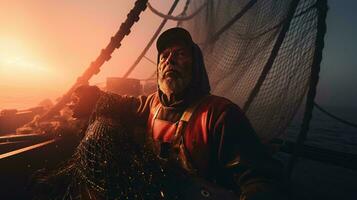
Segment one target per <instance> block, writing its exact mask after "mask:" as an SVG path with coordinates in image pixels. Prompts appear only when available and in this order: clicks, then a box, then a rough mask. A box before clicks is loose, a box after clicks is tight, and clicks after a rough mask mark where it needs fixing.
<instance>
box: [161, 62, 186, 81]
mask: <svg viewBox="0 0 357 200" xmlns="http://www.w3.org/2000/svg"><path fill="white" fill-rule="evenodd" d="M170 72H171V73H173V74H174V75H175V76H178V77H182V74H181V73H180V72H179V71H178V70H175V66H173V65H169V66H167V67H166V68H165V69H164V70H163V73H162V74H163V77H164V78H166V77H167V76H168V73H170Z"/></svg>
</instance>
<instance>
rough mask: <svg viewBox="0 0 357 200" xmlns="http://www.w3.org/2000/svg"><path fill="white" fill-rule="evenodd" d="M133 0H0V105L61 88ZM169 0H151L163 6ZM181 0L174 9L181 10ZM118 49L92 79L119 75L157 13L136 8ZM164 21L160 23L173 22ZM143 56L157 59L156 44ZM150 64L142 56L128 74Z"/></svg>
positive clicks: (26, 101)
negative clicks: (135, 17)
mask: <svg viewBox="0 0 357 200" xmlns="http://www.w3.org/2000/svg"><path fill="white" fill-rule="evenodd" d="M134 2H135V1H133V0H128V1H117V0H107V1H101V0H93V1H84V0H78V1H47V0H32V1H4V0H0V7H1V8H2V9H1V12H0V24H1V27H0V91H1V92H0V110H1V109H6V108H28V107H30V106H36V105H37V104H38V103H39V102H40V101H41V100H43V99H45V98H50V99H52V100H55V99H56V98H58V97H60V96H61V95H62V94H64V93H65V92H66V91H67V89H68V88H69V87H70V86H71V85H72V84H73V83H74V82H75V80H76V78H77V77H78V76H79V75H80V74H81V73H82V72H83V71H84V70H85V69H86V68H87V67H88V66H89V64H90V62H92V61H93V60H94V59H95V58H96V57H97V56H98V55H99V53H100V50H101V49H103V48H104V47H105V46H106V45H107V44H108V42H109V41H110V37H112V36H113V35H114V34H115V33H116V32H117V30H118V28H119V26H120V24H121V23H122V22H124V20H125V19H126V15H127V13H128V12H129V11H130V9H132V7H133V5H134ZM172 3H173V1H162V0H152V1H151V4H152V5H153V6H155V8H157V9H160V10H161V11H162V12H167V11H168V10H169V8H170V6H171V4H172ZM183 5H184V1H182V2H180V4H179V5H178V6H177V8H176V11H175V12H174V15H177V14H178V13H180V12H181V11H182V8H183ZM140 18H141V19H140V20H139V22H138V23H136V24H134V26H133V27H132V29H131V33H130V35H129V36H126V37H125V38H124V40H123V41H122V46H121V47H120V49H118V50H116V51H115V52H114V53H113V54H112V59H111V60H110V61H109V62H107V63H105V64H104V65H103V66H102V68H101V72H100V73H99V74H98V75H96V76H94V77H93V78H92V79H91V83H92V84H93V83H100V82H105V79H106V78H107V77H108V76H117V77H120V76H122V75H123V74H124V73H125V72H126V70H127V69H128V68H129V67H130V65H131V64H132V63H133V62H134V60H135V59H136V58H137V56H138V55H139V54H140V52H141V51H142V49H143V48H144V46H145V45H146V44H147V42H148V41H149V40H150V38H151V36H152V35H153V34H154V32H155V30H156V28H157V27H158V26H159V24H160V22H161V20H162V19H161V18H159V17H157V16H155V15H154V14H152V13H151V12H150V11H149V10H148V9H147V10H146V11H145V12H144V13H142V14H141V16H140ZM175 25H176V22H168V23H167V25H166V26H165V28H169V27H172V26H175ZM147 57H149V58H151V59H153V60H156V50H155V45H153V47H152V48H151V49H150V50H149V52H148V53H147ZM154 70H155V65H153V64H151V63H150V62H148V61H147V60H145V59H144V60H142V61H141V63H140V64H139V65H138V67H137V69H136V70H134V72H133V73H132V75H131V77H135V78H147V76H149V75H151V74H152V73H153V71H154Z"/></svg>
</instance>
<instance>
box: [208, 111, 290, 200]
mask: <svg viewBox="0 0 357 200" xmlns="http://www.w3.org/2000/svg"><path fill="white" fill-rule="evenodd" d="M214 131H215V134H216V135H218V136H219V137H218V139H217V142H218V145H217V148H218V149H217V151H218V153H217V156H218V161H219V165H220V168H221V170H223V171H224V172H223V173H224V174H228V176H231V177H232V178H233V182H234V183H235V184H236V187H239V188H238V191H239V192H240V199H241V200H243V199H244V200H251V199H256V200H259V199H284V198H283V195H282V194H283V193H282V191H281V186H280V183H281V182H282V174H283V173H282V172H283V170H282V166H281V165H280V163H279V162H277V161H275V160H274V159H273V158H272V157H271V155H270V154H269V153H268V152H267V150H266V149H265V146H264V145H263V144H261V142H260V140H259V138H258V136H257V135H256V133H255V131H254V129H253V128H252V126H251V124H250V123H249V120H248V119H247V118H246V117H245V115H244V113H243V112H242V111H241V110H240V108H239V107H238V106H236V105H232V106H230V107H229V108H228V109H226V110H225V111H224V112H223V113H222V114H221V115H220V116H219V118H218V120H217V122H216V123H215V127H214Z"/></svg>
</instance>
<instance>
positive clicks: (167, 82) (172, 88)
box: [158, 78, 185, 98]
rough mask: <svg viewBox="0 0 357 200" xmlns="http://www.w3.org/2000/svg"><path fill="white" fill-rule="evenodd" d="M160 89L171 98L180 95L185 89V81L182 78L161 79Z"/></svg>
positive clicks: (159, 82)
mask: <svg viewBox="0 0 357 200" xmlns="http://www.w3.org/2000/svg"><path fill="white" fill-rule="evenodd" d="M158 84H159V89H160V90H161V91H162V92H163V93H164V94H165V95H166V96H167V97H168V98H170V97H171V96H172V95H175V94H178V93H180V92H182V91H183V90H184V89H185V84H184V80H183V79H182V78H171V79H165V78H163V79H159V81H158Z"/></svg>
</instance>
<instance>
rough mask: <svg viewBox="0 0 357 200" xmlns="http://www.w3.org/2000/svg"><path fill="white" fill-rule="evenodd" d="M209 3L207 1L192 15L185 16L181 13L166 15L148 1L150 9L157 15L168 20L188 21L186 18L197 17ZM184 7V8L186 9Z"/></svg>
mask: <svg viewBox="0 0 357 200" xmlns="http://www.w3.org/2000/svg"><path fill="white" fill-rule="evenodd" d="M206 5H207V2H205V3H204V4H202V5H201V6H200V7H199V8H198V9H197V10H196V11H195V12H193V13H192V14H191V15H188V16H183V15H182V14H179V15H178V16H172V15H171V14H167V15H165V14H164V13H162V12H160V11H158V10H156V9H155V8H154V7H152V5H151V4H150V3H149V2H148V4H147V6H148V8H149V10H150V11H151V12H153V13H154V14H156V15H157V16H159V17H161V18H164V19H167V20H173V21H186V20H190V19H192V18H193V17H195V16H196V15H197V14H198V13H200V12H201V11H202V10H203V8H204V7H205V6H206ZM185 9H187V7H186V6H185ZM185 9H184V10H185Z"/></svg>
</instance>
